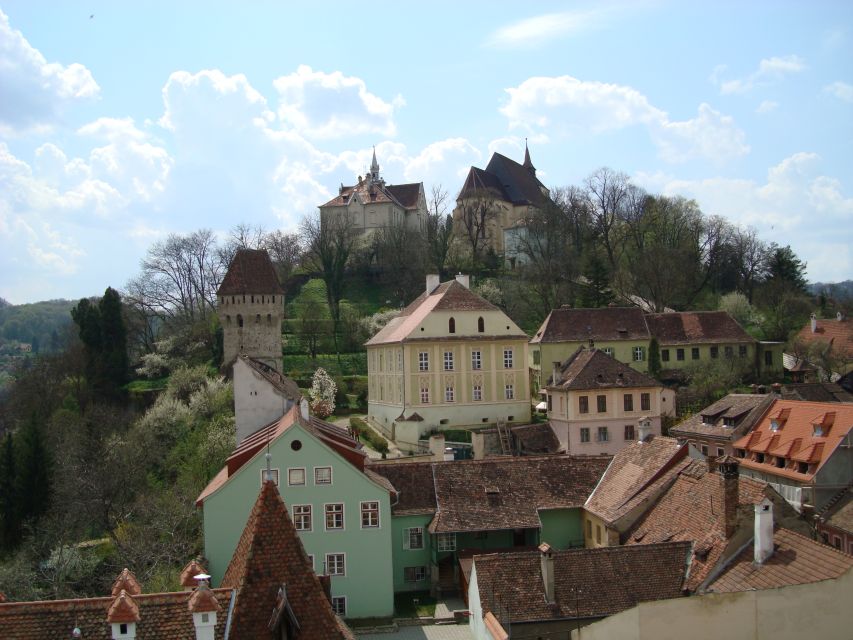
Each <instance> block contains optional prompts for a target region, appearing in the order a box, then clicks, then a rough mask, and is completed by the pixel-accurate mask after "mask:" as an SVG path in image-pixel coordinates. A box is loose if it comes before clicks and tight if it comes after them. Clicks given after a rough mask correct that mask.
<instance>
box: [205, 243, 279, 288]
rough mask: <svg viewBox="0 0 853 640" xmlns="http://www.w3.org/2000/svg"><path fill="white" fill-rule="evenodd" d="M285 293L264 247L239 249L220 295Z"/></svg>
mask: <svg viewBox="0 0 853 640" xmlns="http://www.w3.org/2000/svg"><path fill="white" fill-rule="evenodd" d="M249 293H251V294H254V293H260V294H277V295H281V294H283V293H284V289H282V288H281V284H280V283H279V281H278V275H276V272H275V267H273V264H272V260H270V257H269V254H268V253H267V252H266V251H265V250H263V249H238V250H237V253H235V254H234V257H233V258H232V259H231V264H230V265H228V271H227V272H226V274H225V277H224V278H223V279H222V284H220V285H219V289H218V290H217V291H216V295H218V296H233V295H243V294H249Z"/></svg>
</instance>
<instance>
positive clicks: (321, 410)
mask: <svg viewBox="0 0 853 640" xmlns="http://www.w3.org/2000/svg"><path fill="white" fill-rule="evenodd" d="M337 390H338V388H337V386H336V385H335V381H334V380H332V378H331V376H330V375H329V374H328V373H326V370H325V369H323V368H319V369H317V370H316V371H315V372H314V375H313V376H312V377H311V389H310V390H309V391H308V395H309V396H310V397H311V411H312V412H313V413H314V415H315V416H317V417H318V418H320V419H324V418H328V417H329V416H330V415H332V414H333V413H334V412H335V392H336V391H337Z"/></svg>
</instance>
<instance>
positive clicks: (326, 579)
mask: <svg viewBox="0 0 853 640" xmlns="http://www.w3.org/2000/svg"><path fill="white" fill-rule="evenodd" d="M317 579H318V580H319V581H320V586H321V587H323V593H324V594H325V596H326V600H328V601H329V604H331V603H332V576H330V575H328V574H326V573H324V574H323V575H321V576H317Z"/></svg>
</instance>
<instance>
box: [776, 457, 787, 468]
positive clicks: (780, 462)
mask: <svg viewBox="0 0 853 640" xmlns="http://www.w3.org/2000/svg"><path fill="white" fill-rule="evenodd" d="M776 466H777V467H779V468H780V469H784V468H785V458H783V457H782V456H776Z"/></svg>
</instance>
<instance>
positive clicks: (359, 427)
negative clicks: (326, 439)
mask: <svg viewBox="0 0 853 640" xmlns="http://www.w3.org/2000/svg"><path fill="white" fill-rule="evenodd" d="M349 424H350V427H351V428H352V430H353V432H354V433H355V434H356V435H357V436H358V438H359V439H360V440H361V441H362V442H364V443H366V444H367V445H368V446H369V447H370V448H371V449H373V450H374V451H378V452H379V453H388V441H387V440H386V439H385V438H383V437H382V436H381V435H379V434H378V433H376V432H375V431H374V430H373V429H371V428H370V427H369V426H368V425H367V423H366V422H365V421H364V420H362V419H361V418H350V419H349Z"/></svg>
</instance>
